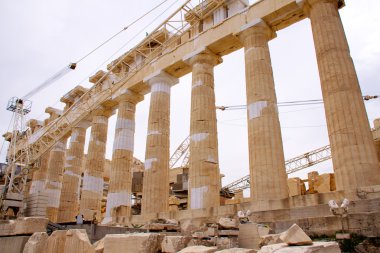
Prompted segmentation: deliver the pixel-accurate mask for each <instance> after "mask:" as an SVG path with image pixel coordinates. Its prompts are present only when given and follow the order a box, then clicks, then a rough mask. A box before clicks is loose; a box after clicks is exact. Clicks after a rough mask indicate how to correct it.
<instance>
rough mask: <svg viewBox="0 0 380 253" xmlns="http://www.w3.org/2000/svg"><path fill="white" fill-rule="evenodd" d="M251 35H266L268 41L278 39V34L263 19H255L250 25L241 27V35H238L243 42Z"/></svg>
mask: <svg viewBox="0 0 380 253" xmlns="http://www.w3.org/2000/svg"><path fill="white" fill-rule="evenodd" d="M251 35H266V37H267V39H268V41H269V40H271V39H274V38H276V36H277V35H276V32H275V31H273V30H272V28H271V27H270V26H269V25H268V24H267V23H266V22H265V21H264V20H262V19H255V20H253V21H252V22H249V23H248V24H245V25H243V26H242V27H240V33H239V34H237V36H238V37H239V39H240V40H241V41H244V40H245V38H247V37H248V36H251Z"/></svg>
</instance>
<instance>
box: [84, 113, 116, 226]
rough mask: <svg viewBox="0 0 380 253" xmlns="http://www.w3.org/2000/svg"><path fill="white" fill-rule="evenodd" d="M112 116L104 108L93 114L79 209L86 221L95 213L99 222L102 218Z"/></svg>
mask: <svg viewBox="0 0 380 253" xmlns="http://www.w3.org/2000/svg"><path fill="white" fill-rule="evenodd" d="M110 114H111V113H110V112H109V111H108V110H106V109H102V108H99V109H97V110H95V111H94V112H93V114H92V123H91V136H90V142H89V146H88V153H87V159H86V168H85V171H84V176H83V186H82V194H81V200H80V207H79V208H80V211H79V213H80V214H82V215H83V216H84V218H85V220H92V219H93V215H94V214H95V213H96V216H97V219H98V220H100V217H101V201H102V198H103V188H104V180H103V172H104V166H105V152H106V143H107V129H108V117H109V116H110Z"/></svg>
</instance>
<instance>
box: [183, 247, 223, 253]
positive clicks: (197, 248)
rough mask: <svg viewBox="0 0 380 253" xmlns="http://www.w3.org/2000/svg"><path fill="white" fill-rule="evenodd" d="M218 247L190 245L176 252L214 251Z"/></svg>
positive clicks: (206, 252)
mask: <svg viewBox="0 0 380 253" xmlns="http://www.w3.org/2000/svg"><path fill="white" fill-rule="evenodd" d="M217 250H218V249H217V247H206V246H191V247H187V248H184V249H183V250H181V251H179V252H178V253H214V252H216V251H217Z"/></svg>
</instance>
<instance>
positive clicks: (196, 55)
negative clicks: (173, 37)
mask: <svg viewBox="0 0 380 253" xmlns="http://www.w3.org/2000/svg"><path fill="white" fill-rule="evenodd" d="M183 61H184V62H185V63H187V64H189V65H191V66H192V65H193V64H195V63H208V64H211V65H213V66H215V65H218V64H220V63H222V62H223V59H222V57H220V56H219V55H216V54H214V53H213V52H212V51H211V50H210V49H208V48H207V47H202V48H200V49H197V50H195V51H193V52H192V53H190V54H188V55H186V56H185V57H183Z"/></svg>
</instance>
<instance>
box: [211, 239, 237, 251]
mask: <svg viewBox="0 0 380 253" xmlns="http://www.w3.org/2000/svg"><path fill="white" fill-rule="evenodd" d="M238 246H239V244H238V239H237V237H235V236H233V237H217V238H216V247H217V248H218V249H219V250H222V249H230V248H236V247H238Z"/></svg>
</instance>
